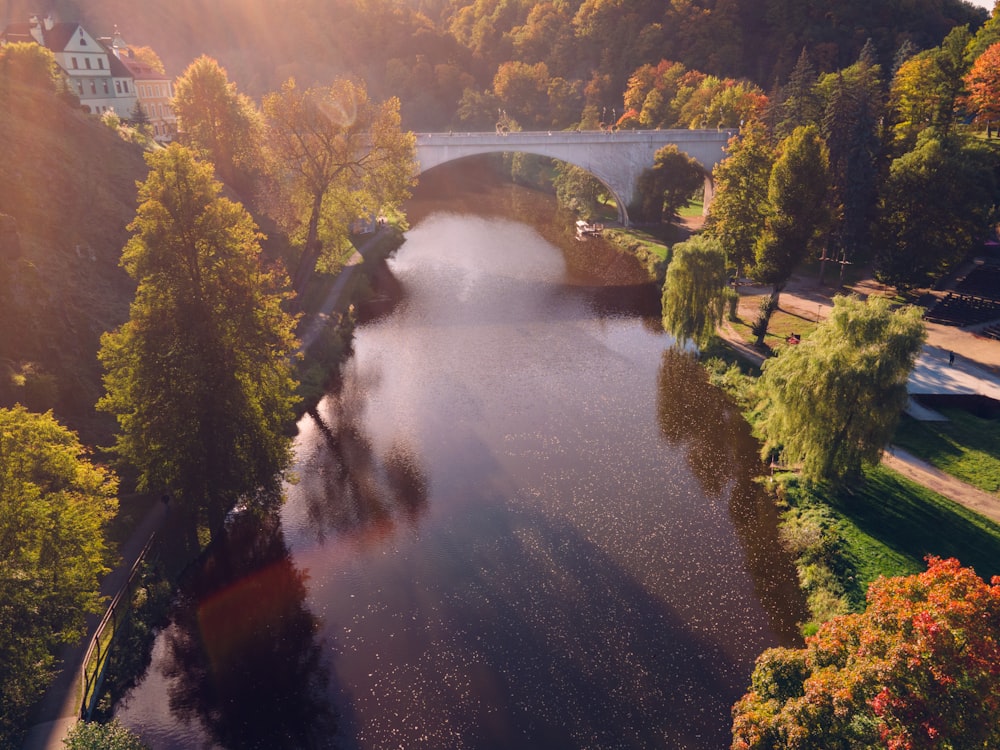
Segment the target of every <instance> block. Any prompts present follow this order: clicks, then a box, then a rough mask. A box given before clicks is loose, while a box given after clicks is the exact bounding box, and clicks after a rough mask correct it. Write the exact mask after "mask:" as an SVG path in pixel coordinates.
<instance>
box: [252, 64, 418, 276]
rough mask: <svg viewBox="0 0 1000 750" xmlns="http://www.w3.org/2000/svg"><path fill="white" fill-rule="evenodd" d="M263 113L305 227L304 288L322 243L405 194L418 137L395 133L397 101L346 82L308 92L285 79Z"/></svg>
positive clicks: (281, 178) (300, 270)
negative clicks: (378, 98) (372, 96)
mask: <svg viewBox="0 0 1000 750" xmlns="http://www.w3.org/2000/svg"><path fill="white" fill-rule="evenodd" d="M264 115H265V118H266V122H267V142H268V147H269V150H270V152H271V164H272V169H274V170H275V172H276V174H277V175H278V176H277V181H278V184H279V185H281V186H283V187H284V188H285V189H286V190H287V192H288V195H289V198H290V201H291V202H292V203H293V204H295V205H296V206H298V207H299V212H298V213H299V216H300V219H299V225H300V226H301V227H304V229H305V237H304V240H303V249H302V256H301V258H300V260H299V263H298V267H297V268H296V270H295V275H294V286H295V289H296V291H298V292H300V293H301V292H302V291H303V290H304V289H305V286H306V284H307V283H308V281H309V279H310V278H311V277H312V274H313V272H314V270H315V269H316V264H317V262H319V260H320V259H321V257H322V256H323V251H324V247H328V246H330V245H335V244H336V243H337V242H338V241H340V240H343V239H345V238H346V233H347V227H348V224H349V222H351V221H353V220H354V219H356V218H357V217H358V216H360V215H362V213H363V212H364V211H365V210H366V209H367V210H368V211H378V210H380V209H382V208H385V207H391V206H394V205H397V204H399V203H400V202H402V201H403V200H405V199H406V197H408V195H409V188H410V186H411V185H412V184H413V178H414V174H415V171H416V169H415V166H414V154H415V148H416V147H415V141H414V137H413V134H412V133H404V132H402V131H401V130H400V118H399V100H398V99H389V100H387V101H385V102H382V103H381V104H375V103H372V102H371V101H369V99H368V93H367V91H366V90H365V88H364V86H362V85H361V84H359V83H355V82H353V81H349V80H346V79H339V80H337V81H335V82H334V83H333V85H331V86H329V87H321V88H312V89H307V90H305V91H303V90H302V89H299V88H298V87H297V86H296V84H295V81H294V80H293V79H289V80H288V81H286V82H285V84H284V85H283V86H282V87H281V91H280V92H278V93H272V94H269V95H267V96H266V97H264ZM324 217H328V221H326V228H327V231H328V237H329V239H328V241H327V242H325V243H324V242H323V241H322V239H321V237H320V221H321V219H323V218H324Z"/></svg>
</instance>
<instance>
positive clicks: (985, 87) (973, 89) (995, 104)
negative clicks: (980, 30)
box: [965, 42, 1000, 123]
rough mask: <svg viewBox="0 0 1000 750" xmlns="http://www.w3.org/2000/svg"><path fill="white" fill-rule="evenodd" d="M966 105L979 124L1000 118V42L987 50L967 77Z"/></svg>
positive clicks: (977, 59) (973, 65)
mask: <svg viewBox="0 0 1000 750" xmlns="http://www.w3.org/2000/svg"><path fill="white" fill-rule="evenodd" d="M965 87H966V89H967V90H968V93H967V94H966V99H965V101H966V103H967V104H968V106H969V108H970V109H971V110H972V112H974V113H975V115H976V120H978V121H979V122H986V123H992V122H993V121H994V120H996V119H997V118H998V117H1000V42H997V43H996V44H993V45H990V46H989V47H987V48H986V51H984V52H983V54H981V55H980V56H979V57H977V58H976V61H975V62H974V63H973V64H972V68H971V69H970V70H969V72H968V73H967V74H966V76H965Z"/></svg>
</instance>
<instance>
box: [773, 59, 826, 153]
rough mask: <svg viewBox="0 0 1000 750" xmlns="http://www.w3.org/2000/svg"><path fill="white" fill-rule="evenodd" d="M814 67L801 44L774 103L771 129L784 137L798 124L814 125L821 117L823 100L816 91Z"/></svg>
mask: <svg viewBox="0 0 1000 750" xmlns="http://www.w3.org/2000/svg"><path fill="white" fill-rule="evenodd" d="M816 81H817V75H816V68H814V67H813V64H812V60H811V59H810V58H809V53H808V52H807V51H806V48H805V47H803V48H802V52H801V53H799V59H798V61H797V62H796V63H795V67H794V68H793V69H792V72H791V75H789V77H788V83H786V84H785V85H784V86H782V87H781V91H780V94H779V101H778V102H776V103H775V107H774V117H775V120H776V122H775V125H774V132H775V134H776V135H777V136H778V137H780V138H784V137H786V136H788V135H791V133H792V131H793V130H795V128H797V127H799V126H800V125H818V124H819V123H820V120H821V119H822V117H823V102H822V100H821V99H820V96H819V93H818V92H817V91H816Z"/></svg>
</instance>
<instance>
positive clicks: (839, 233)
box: [818, 46, 886, 281]
mask: <svg viewBox="0 0 1000 750" xmlns="http://www.w3.org/2000/svg"><path fill="white" fill-rule="evenodd" d="M873 58H874V50H872V49H870V47H869V46H866V47H865V49H864V50H862V54H861V57H860V58H859V59H858V61H857V62H856V63H855V64H854V65H852V66H850V67H849V68H846V69H845V70H842V71H840V72H839V73H837V74H836V75H831V76H826V77H824V80H823V81H821V83H820V85H819V86H818V88H819V89H821V90H822V89H828V91H829V93H828V94H827V96H826V111H825V113H824V116H823V122H822V133H823V138H824V140H825V141H826V145H827V148H829V150H830V178H831V179H830V183H831V185H830V187H831V191H830V193H831V203H832V204H833V216H832V218H833V224H832V228H831V232H830V245H829V247H828V248H827V252H826V253H824V256H823V257H824V258H827V257H830V258H831V259H833V260H837V261H839V262H840V263H841V266H840V273H841V280H843V273H844V267H845V266H844V264H845V263H848V262H852V263H856V262H858V261H859V260H867V259H868V256H869V251H870V248H871V228H872V222H873V220H874V218H875V206H876V202H877V201H876V197H877V191H878V184H877V183H878V177H879V157H880V153H881V147H882V139H881V133H880V127H881V123H882V121H883V119H884V117H885V114H886V112H885V96H884V94H883V87H882V79H881V68H880V67H879V66H878V65H876V64H875V63H874V62H873ZM824 266H825V263H824ZM823 270H824V271H825V268H824V269H823ZM820 280H821V281H822V272H821V276H820Z"/></svg>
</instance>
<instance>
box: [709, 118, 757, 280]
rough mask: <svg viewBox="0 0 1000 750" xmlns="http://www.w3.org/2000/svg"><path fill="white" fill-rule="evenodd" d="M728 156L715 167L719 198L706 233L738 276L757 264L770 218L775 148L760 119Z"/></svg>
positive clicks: (732, 144)
mask: <svg viewBox="0 0 1000 750" xmlns="http://www.w3.org/2000/svg"><path fill="white" fill-rule="evenodd" d="M726 150H727V152H728V156H727V157H726V158H725V159H723V160H722V161H721V162H719V163H718V164H716V165H715V169H714V170H713V171H712V177H713V179H714V181H715V196H714V197H713V199H712V203H711V205H710V206H709V209H708V222H707V226H706V231H707V232H708V233H709V234H710V235H711V236H713V237H715V238H716V239H718V241H719V243H720V244H721V246H722V249H723V251H725V253H726V258H727V260H728V261H729V264H730V265H731V266H732V267H733V268H734V269H735V271H736V274H737V276H742V275H743V274H744V272H745V271H746V269H747V268H749V267H750V266H752V265H753V263H754V259H755V255H754V248H755V246H756V244H757V238H758V237H760V235H761V234H762V233H763V231H764V220H765V217H766V216H767V187H768V181H769V179H770V176H771V167H772V165H773V164H774V148H773V146H772V145H771V143H770V139H769V138H768V134H767V130H766V128H765V127H764V125H763V124H762V123H761V122H760V121H759V120H751V121H750V122H749V123H747V124H746V125H745V126H744V127H743V129H742V130H741V131H740V134H739V135H738V136H735V137H733V138H732V139H731V140H730V141H729V145H728V146H727V147H726Z"/></svg>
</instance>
